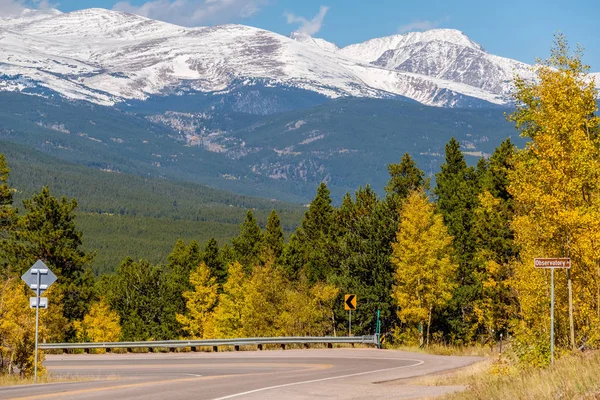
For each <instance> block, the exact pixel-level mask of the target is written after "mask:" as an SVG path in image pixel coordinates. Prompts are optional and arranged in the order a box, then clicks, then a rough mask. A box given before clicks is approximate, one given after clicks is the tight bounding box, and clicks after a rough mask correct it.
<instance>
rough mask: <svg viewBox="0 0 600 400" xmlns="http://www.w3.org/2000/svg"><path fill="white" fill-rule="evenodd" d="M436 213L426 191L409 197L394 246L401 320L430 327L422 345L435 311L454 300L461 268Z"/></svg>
mask: <svg viewBox="0 0 600 400" xmlns="http://www.w3.org/2000/svg"><path fill="white" fill-rule="evenodd" d="M434 211H435V207H434V206H433V204H431V203H429V201H428V199H427V196H426V195H425V193H424V192H423V191H422V190H419V191H415V192H413V193H412V194H411V195H409V197H408V199H407V201H406V203H405V204H404V206H403V207H402V220H401V223H400V226H399V228H398V233H397V236H396V242H395V243H393V244H392V263H393V265H394V266H395V267H396V273H395V284H396V285H395V287H394V292H393V297H394V299H395V300H396V301H397V303H398V317H399V318H400V319H401V320H402V321H403V322H405V323H407V324H421V325H427V334H426V335H424V332H423V330H421V342H422V343H423V341H424V340H425V342H426V343H427V344H429V333H430V327H431V324H432V319H433V314H434V312H439V310H440V309H441V308H442V307H444V306H445V305H446V304H447V302H448V301H449V300H450V299H451V297H452V292H453V290H454V288H455V284H454V283H453V281H452V277H453V275H454V273H455V271H456V268H457V265H456V264H455V263H454V262H453V260H452V237H451V236H450V235H449V234H448V231H447V229H446V227H445V226H444V223H443V220H442V217H441V215H439V214H436V213H435V212H434Z"/></svg>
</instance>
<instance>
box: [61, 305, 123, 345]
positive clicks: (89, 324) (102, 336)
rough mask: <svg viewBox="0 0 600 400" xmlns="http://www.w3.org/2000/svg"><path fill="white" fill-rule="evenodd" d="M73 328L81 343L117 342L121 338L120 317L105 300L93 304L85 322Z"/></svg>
mask: <svg viewBox="0 0 600 400" xmlns="http://www.w3.org/2000/svg"><path fill="white" fill-rule="evenodd" d="M73 326H74V328H75V331H76V332H77V340H78V341H80V342H95V343H99V342H117V341H118V340H119V338H120V336H121V325H120V318H119V315H118V314H117V313H116V311H113V310H111V309H110V306H109V305H108V304H107V303H106V302H105V301H104V300H100V301H99V302H97V303H94V304H92V306H91V307H90V311H89V313H88V314H87V315H86V316H85V317H83V321H75V322H74V323H73Z"/></svg>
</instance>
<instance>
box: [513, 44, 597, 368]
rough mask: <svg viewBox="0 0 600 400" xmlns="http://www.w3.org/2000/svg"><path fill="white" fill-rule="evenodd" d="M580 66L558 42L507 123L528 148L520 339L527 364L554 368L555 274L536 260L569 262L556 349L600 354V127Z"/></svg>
mask: <svg viewBox="0 0 600 400" xmlns="http://www.w3.org/2000/svg"><path fill="white" fill-rule="evenodd" d="M581 58H582V52H581V50H580V49H577V50H576V51H575V52H574V53H573V52H571V51H570V49H569V46H568V43H567V41H566V39H565V38H564V37H563V36H562V35H557V36H556V39H555V44H554V48H553V49H552V53H551V56H550V58H549V59H548V60H546V61H538V63H537V65H536V66H535V67H534V71H535V73H536V75H537V80H536V81H534V82H528V81H525V80H523V79H520V78H517V79H516V80H515V86H516V93H515V99H516V101H517V108H516V110H515V112H514V113H513V114H511V115H510V117H509V118H510V120H511V121H513V122H515V124H516V127H517V129H519V130H520V133H521V136H523V137H525V138H527V139H529V142H528V144H527V145H526V147H525V149H523V150H522V151H519V152H517V155H516V157H515V162H514V169H513V171H511V173H510V174H509V178H510V187H509V192H510V193H511V194H512V196H513V197H514V207H515V217H514V220H513V228H514V232H515V243H516V245H517V246H518V247H519V251H520V261H519V262H518V263H516V265H515V274H514V279H513V280H512V287H513V288H514V290H515V291H516V293H517V295H518V300H519V315H518V317H517V318H515V321H514V331H515V336H516V339H517V344H518V346H517V348H518V349H519V350H520V355H521V357H522V359H523V360H525V361H527V362H530V363H533V364H538V365H544V364H546V363H547V362H548V361H549V329H550V326H549V325H550V316H549V309H550V297H549V292H550V271H548V270H536V269H534V267H533V259H534V258H535V257H570V258H571V260H572V268H571V270H570V271H569V270H568V271H565V270H558V271H556V344H557V346H559V347H562V348H573V349H574V348H578V347H580V346H584V347H585V346H593V347H597V346H598V345H600V137H599V134H600V119H599V118H598V117H597V116H596V115H595V113H597V111H598V105H597V101H598V91H597V89H596V88H595V85H594V81H593V80H592V79H590V77H589V75H587V72H588V69H589V67H587V66H586V65H584V64H583V62H582V59H581ZM570 285H572V305H571V307H570V304H569V303H570V297H571V296H569V286H570ZM569 308H571V309H572V311H573V313H572V315H573V319H572V320H571V321H570V320H569Z"/></svg>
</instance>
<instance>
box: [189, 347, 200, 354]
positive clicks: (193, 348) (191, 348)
mask: <svg viewBox="0 0 600 400" xmlns="http://www.w3.org/2000/svg"><path fill="white" fill-rule="evenodd" d="M190 350H192V351H193V352H194V353H195V352H197V351H198V346H192V347H190Z"/></svg>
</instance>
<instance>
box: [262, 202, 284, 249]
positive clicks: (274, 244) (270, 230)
mask: <svg viewBox="0 0 600 400" xmlns="http://www.w3.org/2000/svg"><path fill="white" fill-rule="evenodd" d="M265 249H266V252H267V258H268V257H272V258H273V259H275V260H277V259H278V258H279V257H281V254H282V253H283V231H282V230H281V221H280V220H279V215H277V212H276V211H275V210H272V211H271V214H269V219H268V220H267V228H266V232H265Z"/></svg>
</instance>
